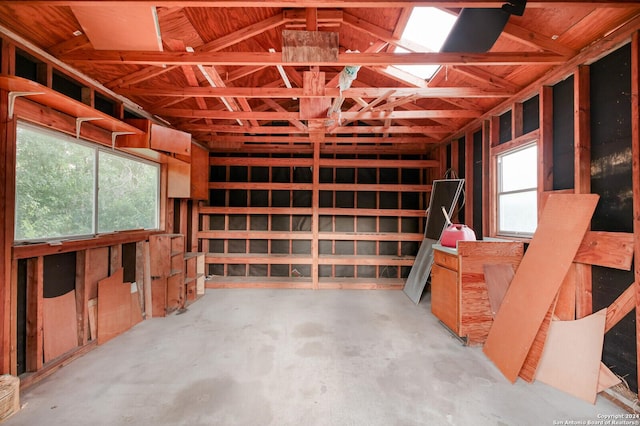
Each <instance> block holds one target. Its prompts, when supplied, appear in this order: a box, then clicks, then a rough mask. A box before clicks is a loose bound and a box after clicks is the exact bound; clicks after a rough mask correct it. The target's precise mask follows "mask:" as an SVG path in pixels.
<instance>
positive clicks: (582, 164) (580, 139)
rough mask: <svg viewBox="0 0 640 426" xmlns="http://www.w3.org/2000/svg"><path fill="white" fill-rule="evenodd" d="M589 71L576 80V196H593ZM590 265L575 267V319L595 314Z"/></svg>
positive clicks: (580, 69)
mask: <svg viewBox="0 0 640 426" xmlns="http://www.w3.org/2000/svg"><path fill="white" fill-rule="evenodd" d="M589 80H590V79H589V67H588V66H580V67H578V69H577V71H576V73H575V76H574V103H573V108H574V132H575V138H574V140H575V154H574V156H575V157H574V161H575V176H574V183H575V185H574V188H575V193H576V194H589V193H590V192H591V130H590V129H591V123H590V120H591V113H590V101H591V100H590V98H591V96H590V86H589V84H590V81H589ZM591 287H592V276H591V265H583V264H576V318H577V319H580V318H584V317H586V316H587V315H590V314H591V313H592V312H593V297H592V288H591Z"/></svg>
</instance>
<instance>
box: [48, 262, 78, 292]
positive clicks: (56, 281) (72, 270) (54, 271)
mask: <svg viewBox="0 0 640 426" xmlns="http://www.w3.org/2000/svg"><path fill="white" fill-rule="evenodd" d="M43 275H44V282H43V285H42V287H43V297H46V298H51V297H58V296H62V295H64V294H67V293H68V292H70V291H71V290H74V289H75V288H76V252H70V253H61V254H52V255H50V256H45V257H44V272H43Z"/></svg>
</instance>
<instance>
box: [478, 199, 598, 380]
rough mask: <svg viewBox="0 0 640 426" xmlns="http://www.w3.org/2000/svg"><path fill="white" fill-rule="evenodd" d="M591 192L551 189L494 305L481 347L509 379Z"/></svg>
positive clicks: (555, 284) (552, 291) (573, 243)
mask: <svg viewBox="0 0 640 426" xmlns="http://www.w3.org/2000/svg"><path fill="white" fill-rule="evenodd" d="M598 199H599V197H598V195H595V194H580V195H578V194H552V195H550V196H549V199H548V200H547V204H546V206H545V209H544V211H543V212H542V215H541V216H540V220H539V223H538V228H537V230H536V232H535V234H534V236H533V238H532V239H531V243H530V245H529V249H528V250H527V252H526V253H525V255H524V257H523V259H522V262H521V263H520V266H519V267H518V270H517V271H516V274H515V276H514V278H513V281H512V283H511V285H510V286H509V289H508V290H507V294H506V295H505V298H504V300H503V302H502V306H501V307H500V311H498V313H497V315H496V318H495V321H494V323H493V326H492V327H491V330H490V331H489V336H488V338H487V341H486V343H485V345H484V349H483V350H484V353H485V354H486V355H487V356H488V357H489V358H490V359H491V360H492V361H493V362H494V364H495V365H496V366H497V367H498V368H499V369H500V371H502V373H503V374H504V375H505V377H506V378H507V379H509V380H510V381H511V382H515V380H516V378H517V377H518V373H519V372H520V369H521V368H522V365H523V364H524V361H525V358H526V356H527V354H528V352H529V349H530V348H531V345H532V344H533V341H534V339H535V337H536V334H537V333H538V329H539V328H540V325H541V324H542V322H543V320H544V317H545V315H546V314H547V312H548V310H549V307H550V306H551V303H552V302H553V300H554V298H555V297H556V295H557V293H558V290H559V289H560V285H561V284H562V281H563V280H564V277H565V276H566V274H567V271H568V270H569V267H570V266H571V263H572V262H573V259H574V257H575V255H576V252H577V250H578V247H580V243H581V242H582V239H583V237H584V234H585V232H586V231H587V229H588V227H589V224H590V222H591V216H592V215H593V212H594V210H595V207H596V204H597V202H598Z"/></svg>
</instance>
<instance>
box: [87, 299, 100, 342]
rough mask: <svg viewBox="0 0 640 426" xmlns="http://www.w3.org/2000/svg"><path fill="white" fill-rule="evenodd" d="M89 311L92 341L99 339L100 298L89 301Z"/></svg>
mask: <svg viewBox="0 0 640 426" xmlns="http://www.w3.org/2000/svg"><path fill="white" fill-rule="evenodd" d="M87 311H88V312H89V332H90V334H91V336H90V337H91V340H96V339H97V338H98V298H97V297H96V298H94V299H89V302H88V303H87Z"/></svg>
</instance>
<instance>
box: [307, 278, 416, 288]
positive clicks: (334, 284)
mask: <svg viewBox="0 0 640 426" xmlns="http://www.w3.org/2000/svg"><path fill="white" fill-rule="evenodd" d="M404 282H405V280H403V279H401V278H320V279H319V282H318V287H319V288H321V289H351V290H402V288H403V287H404Z"/></svg>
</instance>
